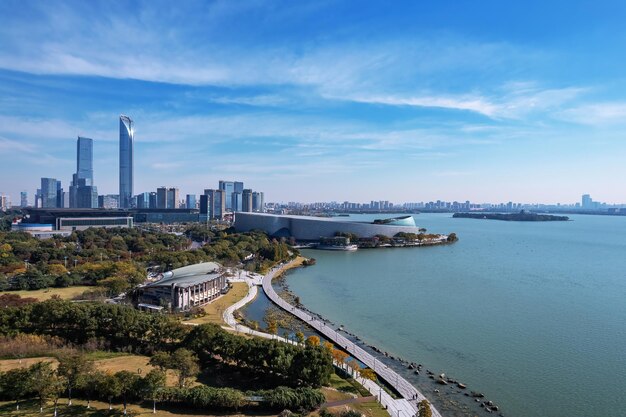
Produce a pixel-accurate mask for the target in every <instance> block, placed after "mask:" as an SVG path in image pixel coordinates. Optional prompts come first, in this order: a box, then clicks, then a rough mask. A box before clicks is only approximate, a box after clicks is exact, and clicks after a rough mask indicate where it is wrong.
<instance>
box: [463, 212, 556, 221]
mask: <svg viewBox="0 0 626 417" xmlns="http://www.w3.org/2000/svg"><path fill="white" fill-rule="evenodd" d="M452 217H455V218H461V219H488V220H505V221H516V222H553V221H560V222H562V221H567V220H569V217H567V216H554V215H551V214H537V213H531V212H528V211H525V210H522V211H520V212H519V213H454V215H453V216H452Z"/></svg>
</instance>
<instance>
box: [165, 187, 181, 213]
mask: <svg viewBox="0 0 626 417" xmlns="http://www.w3.org/2000/svg"><path fill="white" fill-rule="evenodd" d="M178 194H179V191H178V188H170V189H168V190H167V206H166V208H168V209H175V208H178V200H179V196H178Z"/></svg>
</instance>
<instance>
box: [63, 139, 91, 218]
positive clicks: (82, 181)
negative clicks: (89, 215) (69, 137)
mask: <svg viewBox="0 0 626 417" xmlns="http://www.w3.org/2000/svg"><path fill="white" fill-rule="evenodd" d="M58 207H64V205H60V206H58ZM69 207H71V208H97V207H98V189H97V188H96V187H95V186H94V184H93V139H89V138H84V137H81V136H79V137H78V140H77V141H76V173H75V174H74V175H72V182H71V184H70V190H69Z"/></svg>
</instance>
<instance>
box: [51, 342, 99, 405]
mask: <svg viewBox="0 0 626 417" xmlns="http://www.w3.org/2000/svg"><path fill="white" fill-rule="evenodd" d="M92 370H93V362H90V361H88V360H87V359H86V358H85V356H84V355H83V354H81V353H71V354H67V355H63V356H61V357H59V367H58V368H57V372H58V373H59V375H61V376H63V377H65V379H66V381H67V394H68V402H67V405H72V390H73V389H74V388H76V386H77V385H78V381H79V379H80V378H81V376H82V375H83V374H84V373H88V372H91V371H92Z"/></svg>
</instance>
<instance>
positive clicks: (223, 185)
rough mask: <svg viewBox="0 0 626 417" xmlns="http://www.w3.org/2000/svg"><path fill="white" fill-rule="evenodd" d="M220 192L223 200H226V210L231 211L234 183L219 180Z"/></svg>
mask: <svg viewBox="0 0 626 417" xmlns="http://www.w3.org/2000/svg"><path fill="white" fill-rule="evenodd" d="M218 188H219V189H220V190H222V191H224V198H225V200H226V202H225V206H226V209H227V210H232V201H231V196H232V194H233V192H234V191H235V183H234V182H232V181H223V180H220V182H219V187H218Z"/></svg>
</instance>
